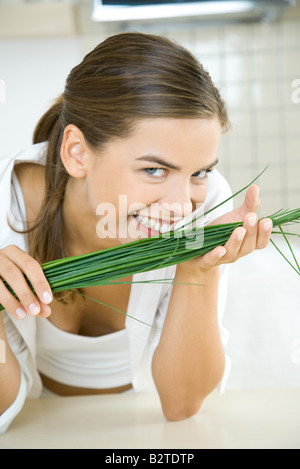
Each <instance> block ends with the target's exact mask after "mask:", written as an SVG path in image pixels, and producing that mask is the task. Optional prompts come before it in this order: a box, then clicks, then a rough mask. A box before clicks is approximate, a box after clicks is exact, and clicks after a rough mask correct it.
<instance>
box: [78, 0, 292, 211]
mask: <svg viewBox="0 0 300 469" xmlns="http://www.w3.org/2000/svg"><path fill="white" fill-rule="evenodd" d="M87 7H88V5H87V4H86V3H85V2H83V3H82V5H81V12H80V25H81V29H82V31H83V36H82V39H83V50H84V52H86V51H88V50H90V48H92V47H94V46H95V45H96V43H98V42H99V41H100V40H102V39H104V38H105V37H106V36H108V35H110V34H114V33H116V32H119V31H123V30H124V26H123V27H120V26H119V27H118V26H115V25H114V26H109V25H105V26H104V27H103V26H102V27H99V26H95V25H91V24H90V20H89V17H88V13H87ZM140 25H141V23H137V24H132V25H129V24H127V25H126V28H127V29H132V30H135V28H137V27H138V28H139V30H141V26H140ZM144 29H146V31H149V30H150V31H153V32H154V33H157V34H163V35H166V36H167V37H169V38H171V39H175V40H176V41H178V42H179V43H181V44H183V45H184V46H186V47H187V48H188V49H190V50H191V51H192V52H194V53H195V55H196V56H197V57H198V58H199V60H200V61H201V62H202V63H203V64H204V65H205V67H206V68H207V69H208V70H209V71H210V73H211V76H212V78H213V79H214V81H215V83H216V84H217V86H218V87H219V88H220V90H221V93H222V95H223V96H224V98H225V100H226V102H227V104H228V109H229V114H230V117H231V122H232V130H231V131H230V132H229V133H228V134H227V135H226V136H225V137H224V139H223V142H222V146H221V149H220V161H221V164H220V166H219V168H220V169H221V170H222V171H223V173H224V175H225V176H226V177H227V178H228V180H229V182H230V184H231V185H232V189H233V190H237V189H239V188H241V187H242V186H243V185H245V184H247V183H248V182H249V181H250V180H252V179H253V178H254V177H255V176H257V175H258V174H259V173H260V172H261V171H262V170H263V169H264V168H265V167H266V166H267V165H269V168H268V170H267V172H266V173H265V174H264V176H263V177H262V178H261V180H260V181H259V183H260V189H261V194H262V196H263V198H262V199H263V204H262V209H261V212H262V213H263V214H264V215H265V214H270V213H272V212H273V211H276V210H278V207H280V208H281V207H285V208H287V207H289V208H292V207H296V206H297V207H298V206H299V201H300V183H299V180H300V2H299V1H298V2H297V4H296V7H294V8H292V9H291V10H289V11H288V12H287V14H285V16H284V18H283V19H282V20H281V21H280V22H277V23H272V24H265V23H263V24H261V23H254V24H248V25H247V24H240V25H227V26H220V27H203V26H202V27H201V26H198V27H195V24H194V23H191V24H188V23H186V25H185V26H183V27H182V28H181V29H179V30H176V29H173V30H172V29H171V28H170V27H169V26H168V25H165V26H164V24H163V23H159V24H158V25H156V26H155V28H152V29H151V26H150V25H149V24H147V23H146V24H145V25H144ZM237 200H238V199H237Z"/></svg>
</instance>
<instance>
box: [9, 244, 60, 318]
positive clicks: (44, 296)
mask: <svg viewBox="0 0 300 469" xmlns="http://www.w3.org/2000/svg"><path fill="white" fill-rule="evenodd" d="M16 249H17V250H18V254H17V255H16V254H15V250H14V253H13V255H12V254H10V251H8V250H7V255H8V257H9V259H10V260H11V261H12V262H14V263H15V264H16V265H17V266H18V267H19V269H20V270H21V271H22V272H24V274H25V275H26V277H27V278H28V280H29V281H30V283H31V285H32V287H33V289H34V291H35V292H36V294H37V296H38V298H39V300H40V301H41V302H42V303H44V304H49V303H51V301H52V300H53V295H52V291H51V288H50V285H49V283H48V281H47V279H46V277H45V274H44V271H43V269H42V267H41V266H40V264H39V263H38V262H37V261H36V260H35V259H33V257H31V256H29V255H28V254H27V253H26V252H24V251H22V250H21V249H19V248H16ZM38 305H39V303H38V302H37V307H38V308H39V306H38ZM39 309H40V308H39ZM32 310H33V311H37V310H36V308H35V307H34V306H33V307H32ZM36 314H38V313H36Z"/></svg>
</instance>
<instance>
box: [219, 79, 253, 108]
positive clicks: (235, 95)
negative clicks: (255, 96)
mask: <svg viewBox="0 0 300 469" xmlns="http://www.w3.org/2000/svg"><path fill="white" fill-rule="evenodd" d="M222 89H223V91H222V95H223V98H224V99H225V101H226V103H227V105H228V107H229V109H230V110H235V109H237V110H239V109H249V108H251V107H252V99H251V98H250V91H251V89H250V85H249V83H248V82H245V83H230V84H228V85H227V86H226V87H224V88H222Z"/></svg>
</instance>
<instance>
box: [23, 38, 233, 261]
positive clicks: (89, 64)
mask: <svg viewBox="0 0 300 469" xmlns="http://www.w3.org/2000/svg"><path fill="white" fill-rule="evenodd" d="M216 115H217V116H218V117H219V120H220V123H221V126H222V128H223V130H227V127H228V125H229V122H228V117H227V112H226V107H225V104H224V102H223V100H222V99H221V97H220V94H219V92H218V90H217V88H216V87H215V86H214V84H213V82H212V80H211V78H210V76H209V74H208V72H207V71H206V70H205V69H204V68H203V66H202V65H201V64H200V63H199V62H198V61H197V60H196V59H195V57H193V55H192V54H191V53H190V52H188V51H187V50H186V49H184V48H183V47H181V46H180V45H177V44H176V43H173V42H171V41H169V40H168V39H166V38H163V37H160V36H154V35H148V34H142V33H123V34H118V35H115V36H112V37H110V38H108V39H106V40H105V41H104V42H102V43H101V44H99V45H98V46H97V47H96V48H95V49H94V50H93V51H91V52H90V53H89V54H87V55H86V57H84V59H83V61H82V62H81V63H80V64H79V65H78V66H76V67H75V68H73V70H72V71H71V72H70V74H69V76H68V78H67V80H66V85H65V90H64V93H63V94H62V96H61V97H60V98H59V99H58V100H57V101H56V102H55V103H54V105H53V106H52V107H51V108H50V109H49V110H48V111H47V112H46V113H45V114H44V115H43V116H42V118H41V119H40V121H39V122H38V124H37V127H36V129H35V132H34V136H33V142H34V143H38V142H44V141H47V142H48V149H47V161H46V195H45V199H44V201H43V205H42V208H41V211H40V215H39V217H38V220H37V223H36V225H35V226H34V227H33V229H32V230H33V233H32V242H31V255H33V256H34V257H35V258H36V259H38V260H39V261H40V262H46V261H50V260H53V259H58V258H61V257H64V245H63V239H62V223H63V220H62V204H63V199H64V192H65V188H66V184H67V181H68V178H69V175H68V173H67V172H66V170H65V168H64V166H63V164H62V162H61V158H60V146H61V142H62V136H63V131H64V128H65V127H66V126H67V125H68V124H74V125H76V126H77V127H78V128H79V129H80V130H81V132H82V133H83V135H84V137H85V139H86V142H87V144H88V145H89V146H90V147H91V148H92V149H95V150H96V149H97V150H100V149H101V147H103V145H104V144H105V143H107V141H108V140H109V139H110V138H112V137H115V136H118V137H122V136H126V135H128V133H129V132H130V130H131V128H132V125H133V124H134V122H135V121H136V120H137V119H139V118H145V117H175V118H176V117H181V118H182V117H203V118H210V117H213V116H216Z"/></svg>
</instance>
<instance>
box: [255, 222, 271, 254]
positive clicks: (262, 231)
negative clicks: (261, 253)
mask: <svg viewBox="0 0 300 469" xmlns="http://www.w3.org/2000/svg"><path fill="white" fill-rule="evenodd" d="M272 228H273V222H272V220H271V219H270V218H263V219H262V220H260V222H259V224H258V236H257V245H256V249H264V248H265V247H267V245H268V244H269V241H270V237H271V232H272Z"/></svg>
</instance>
